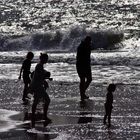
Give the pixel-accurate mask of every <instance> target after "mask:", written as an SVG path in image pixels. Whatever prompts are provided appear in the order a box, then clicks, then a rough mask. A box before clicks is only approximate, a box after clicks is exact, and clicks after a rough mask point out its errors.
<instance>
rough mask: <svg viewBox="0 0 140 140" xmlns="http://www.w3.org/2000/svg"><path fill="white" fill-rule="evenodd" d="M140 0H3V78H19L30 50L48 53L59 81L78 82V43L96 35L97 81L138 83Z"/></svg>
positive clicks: (93, 57) (93, 62) (0, 51)
mask: <svg viewBox="0 0 140 140" xmlns="http://www.w3.org/2000/svg"><path fill="white" fill-rule="evenodd" d="M139 10H140V1H139V0H138V1H135V0H125V1H123V0H108V1H106V0H62V1H59V0H30V1H29V0H8V1H7V0H1V1H0V65H1V67H0V69H1V70H0V78H1V79H3V78H6V79H9V78H10V79H17V77H18V74H19V69H20V67H21V63H22V61H23V59H24V58H25V55H26V53H27V51H33V52H34V53H35V59H34V63H33V65H32V70H33V69H34V67H35V64H36V63H37V61H38V56H39V53H40V52H41V51H47V52H48V54H49V63H48V64H47V65H46V68H47V69H48V70H49V71H51V73H52V77H53V78H54V80H56V81H78V80H79V79H78V76H77V73H76V68H75V58H76V48H77V46H78V44H79V43H80V41H81V40H82V39H83V38H84V37H85V36H86V35H90V36H91V37H92V49H93V50H92V54H91V65H92V73H93V82H94V83H110V82H116V83H123V84H139V82H140V78H139V77H140V76H139V65H140V61H139V60H140V59H139V58H140V55H139V53H140V20H139V17H140V12H139Z"/></svg>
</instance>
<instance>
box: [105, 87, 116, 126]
mask: <svg viewBox="0 0 140 140" xmlns="http://www.w3.org/2000/svg"><path fill="white" fill-rule="evenodd" d="M115 89H116V85H115V84H109V86H108V88H107V95H106V103H105V116H104V120H103V123H104V124H106V119H107V117H108V127H110V126H111V112H112V109H113V106H112V104H113V92H114V91H115Z"/></svg>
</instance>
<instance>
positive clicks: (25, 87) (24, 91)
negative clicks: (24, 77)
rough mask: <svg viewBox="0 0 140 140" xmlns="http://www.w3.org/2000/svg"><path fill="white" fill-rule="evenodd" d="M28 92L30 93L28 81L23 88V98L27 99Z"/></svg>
mask: <svg viewBox="0 0 140 140" xmlns="http://www.w3.org/2000/svg"><path fill="white" fill-rule="evenodd" d="M27 94H28V83H27V82H25V83H24V90H23V97H22V100H23V101H25V99H26V97H27Z"/></svg>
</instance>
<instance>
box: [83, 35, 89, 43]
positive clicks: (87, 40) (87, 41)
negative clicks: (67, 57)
mask: <svg viewBox="0 0 140 140" xmlns="http://www.w3.org/2000/svg"><path fill="white" fill-rule="evenodd" d="M84 42H85V43H86V44H90V43H91V37H90V36H86V38H85V40H84Z"/></svg>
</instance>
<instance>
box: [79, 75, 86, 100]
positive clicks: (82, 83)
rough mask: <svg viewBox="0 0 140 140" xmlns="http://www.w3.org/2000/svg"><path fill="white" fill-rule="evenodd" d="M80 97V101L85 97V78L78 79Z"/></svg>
mask: <svg viewBox="0 0 140 140" xmlns="http://www.w3.org/2000/svg"><path fill="white" fill-rule="evenodd" d="M79 88H80V96H81V100H82V99H84V97H85V78H84V77H80V86H79Z"/></svg>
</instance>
